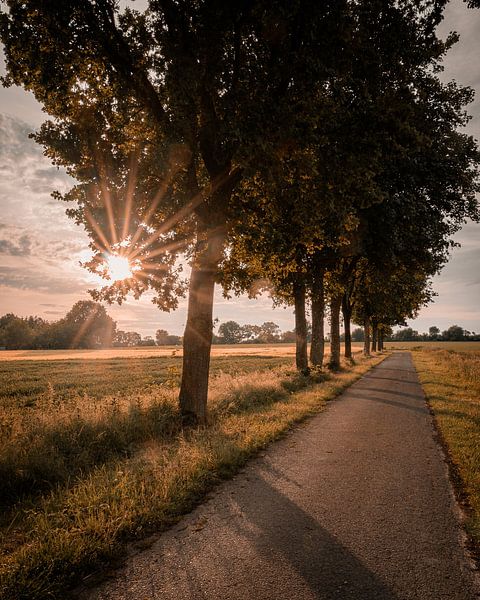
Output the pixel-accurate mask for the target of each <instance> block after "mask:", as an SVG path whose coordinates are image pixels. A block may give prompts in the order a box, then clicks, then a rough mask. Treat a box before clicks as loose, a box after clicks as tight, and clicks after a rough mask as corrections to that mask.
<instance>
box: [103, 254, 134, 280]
mask: <svg viewBox="0 0 480 600" xmlns="http://www.w3.org/2000/svg"><path fill="white" fill-rule="evenodd" d="M106 263H107V270H108V275H109V276H110V279H113V281H122V280H123V279H130V278H131V277H133V271H134V269H133V268H132V265H131V264H130V261H129V260H128V258H127V257H126V256H120V255H119V254H109V255H108V256H107V259H106Z"/></svg>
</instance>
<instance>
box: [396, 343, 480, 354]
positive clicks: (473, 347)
mask: <svg viewBox="0 0 480 600" xmlns="http://www.w3.org/2000/svg"><path fill="white" fill-rule="evenodd" d="M385 348H387V350H420V349H426V350H428V349H434V348H438V349H439V350H455V351H456V352H480V342H385Z"/></svg>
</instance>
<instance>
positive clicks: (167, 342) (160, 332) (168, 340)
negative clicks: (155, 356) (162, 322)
mask: <svg viewBox="0 0 480 600" xmlns="http://www.w3.org/2000/svg"><path fill="white" fill-rule="evenodd" d="M155 339H156V341H157V344H158V346H176V345H178V344H180V343H181V341H182V338H181V337H180V336H179V335H171V334H169V333H168V331H166V330H165V329H157V331H156V333H155Z"/></svg>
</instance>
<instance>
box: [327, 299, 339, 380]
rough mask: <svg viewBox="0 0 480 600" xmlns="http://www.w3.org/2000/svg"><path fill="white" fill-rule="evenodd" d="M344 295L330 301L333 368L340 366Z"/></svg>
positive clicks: (331, 358)
mask: <svg viewBox="0 0 480 600" xmlns="http://www.w3.org/2000/svg"><path fill="white" fill-rule="evenodd" d="M341 305H342V297H341V296H337V297H334V298H332V300H331V301H330V361H329V363H328V367H329V368H330V369H332V370H337V369H339V368H340V307H341Z"/></svg>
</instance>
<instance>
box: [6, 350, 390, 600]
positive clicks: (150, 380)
mask: <svg viewBox="0 0 480 600" xmlns="http://www.w3.org/2000/svg"><path fill="white" fill-rule="evenodd" d="M382 358H383V356H379V357H376V358H374V359H373V360H369V361H367V360H365V359H363V358H359V359H358V361H357V364H355V365H353V366H352V365H349V366H346V365H345V367H344V369H343V370H342V371H340V372H339V373H338V374H335V375H327V374H325V373H321V372H320V373H316V374H314V376H313V377H311V378H306V377H303V376H301V375H298V374H297V373H296V372H295V371H293V369H292V364H291V359H289V358H285V357H283V358H281V357H275V358H266V357H260V358H259V357H235V358H232V357H230V358H222V357H218V358H215V359H214V360H213V363H212V367H213V368H212V380H211V386H210V398H209V403H210V422H209V425H208V426H207V427H205V428H201V429H195V430H183V429H182V427H181V423H180V419H179V415H178V413H177V409H176V402H175V396H176V391H177V383H178V371H179V364H178V359H176V358H156V359H155V360H153V359H152V360H147V359H141V360H140V361H138V360H137V359H122V360H117V359H115V360H113V359H111V360H109V361H105V362H103V363H102V362H101V361H87V362H85V363H81V364H80V363H78V362H75V361H65V362H63V361H62V362H56V361H55V362H48V361H42V362H31V361H28V362H27V361H25V363H18V362H17V363H16V365H12V363H0V367H1V369H2V370H3V375H4V376H3V377H2V379H1V381H3V382H5V383H3V384H2V387H1V388H0V393H1V394H2V400H1V401H2V405H3V409H4V410H3V413H2V419H3V421H2V428H1V431H2V433H1V444H0V471H1V474H0V476H1V477H2V480H3V481H7V482H8V484H7V486H6V489H5V490H4V491H3V492H2V494H3V498H2V502H3V505H4V511H3V513H2V517H1V519H0V553H1V556H2V562H1V566H0V598H2V600H7V599H9V600H11V599H12V598H15V599H18V600H21V599H29V600H32V599H39V598H52V599H55V598H57V599H60V598H62V599H63V598H66V597H67V592H66V590H67V589H69V587H70V586H72V585H74V584H75V583H78V582H79V581H80V580H81V579H82V578H83V577H85V576H86V575H88V574H89V573H91V572H92V571H94V570H96V569H99V568H101V567H102V566H104V565H106V564H108V562H109V561H111V560H112V558H114V557H116V556H118V555H119V553H121V552H122V548H124V546H125V543H126V542H127V541H128V540H132V539H135V538H142V537H145V536H146V535H147V534H148V533H149V532H152V531H159V530H162V529H164V528H166V527H168V526H169V525H171V524H172V523H174V522H175V521H176V520H178V518H179V517H180V516H181V515H182V514H184V513H185V512H186V511H188V510H190V509H191V508H192V507H193V506H194V505H195V504H196V503H197V502H198V501H199V500H200V499H201V498H202V497H203V496H204V494H205V493H206V492H207V491H208V489H209V488H211V486H212V485H214V484H215V483H216V482H217V481H219V480H220V479H222V478H224V477H228V476H230V475H231V474H233V473H234V472H235V471H236V470H238V468H239V467H240V466H241V465H243V464H244V463H245V461H246V460H247V459H248V458H249V457H250V456H252V455H253V454H254V453H256V452H258V450H260V449H261V448H264V447H265V446H266V445H267V444H268V443H269V442H271V441H272V440H274V439H276V438H278V437H279V436H280V435H281V434H282V433H283V432H285V431H286V430H287V429H288V428H289V427H290V426H291V425H292V424H293V423H296V422H299V421H301V420H302V419H304V418H306V417H307V416H309V415H312V414H314V413H315V412H317V411H319V410H320V409H321V408H322V407H323V406H324V405H325V402H326V401H327V400H329V399H331V398H333V397H334V396H335V395H337V394H338V393H339V392H340V391H341V390H342V389H344V388H345V387H346V386H348V385H349V384H350V383H352V382H353V381H354V380H355V379H357V378H358V377H359V376H360V375H361V374H362V373H363V372H365V371H366V370H368V369H369V368H370V367H371V366H372V365H373V364H374V363H375V362H378V361H379V360H381V359H382ZM20 364H21V369H18V367H19V365H20ZM15 367H16V368H15ZM9 369H11V370H9ZM77 376H78V384H76V385H74V386H72V385H71V382H72V381H75V378H76V377H77ZM119 390H121V393H119Z"/></svg>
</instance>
